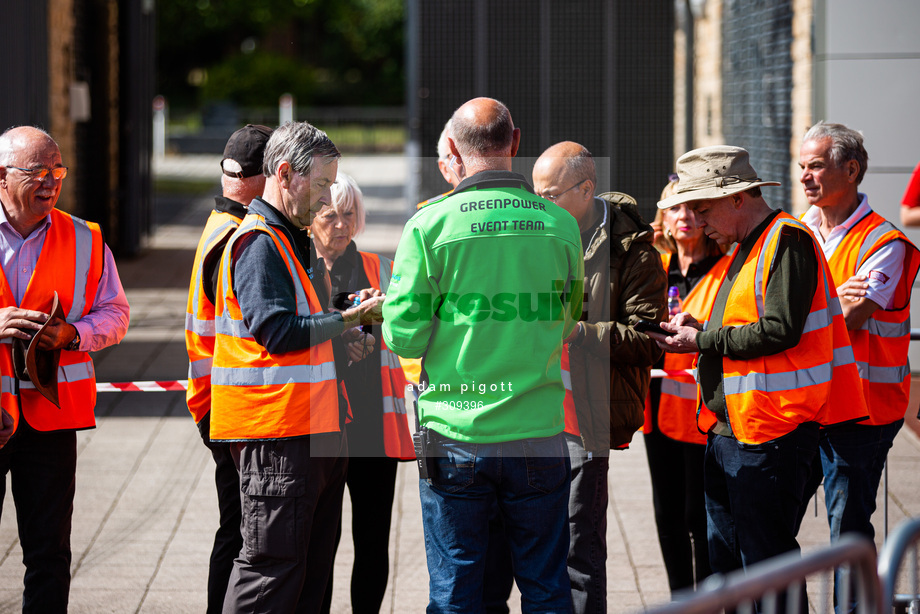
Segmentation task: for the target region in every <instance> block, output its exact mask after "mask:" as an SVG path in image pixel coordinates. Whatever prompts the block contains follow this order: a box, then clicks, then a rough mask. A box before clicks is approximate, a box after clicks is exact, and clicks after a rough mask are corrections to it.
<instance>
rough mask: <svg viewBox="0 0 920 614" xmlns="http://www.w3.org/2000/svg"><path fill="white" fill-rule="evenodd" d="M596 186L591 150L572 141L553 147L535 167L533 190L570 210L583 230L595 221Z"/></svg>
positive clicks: (541, 157) (545, 152)
mask: <svg viewBox="0 0 920 614" xmlns="http://www.w3.org/2000/svg"><path fill="white" fill-rule="evenodd" d="M596 185H597V175H596V173H595V169H594V158H593V157H592V156H591V152H590V151H588V150H587V149H586V148H585V147H583V146H582V145H579V144H578V143H573V142H572V141H563V142H561V143H556V144H555V145H553V146H551V147H550V148H549V149H547V150H546V151H544V152H543V153H542V154H541V155H540V157H539V158H537V162H536V163H535V164H534V167H533V188H534V191H535V192H536V193H537V194H539V195H540V196H542V197H543V198H546V199H547V200H549V201H551V202H554V203H556V204H557V205H559V206H560V207H562V208H563V209H565V210H566V211H568V212H569V213H571V214H572V216H573V217H574V218H575V219H576V220H577V221H578V227H579V228H580V229H581V230H585V229H586V228H588V227H589V226H590V225H591V224H592V223H593V221H594V206H593V202H594V188H595V186H596Z"/></svg>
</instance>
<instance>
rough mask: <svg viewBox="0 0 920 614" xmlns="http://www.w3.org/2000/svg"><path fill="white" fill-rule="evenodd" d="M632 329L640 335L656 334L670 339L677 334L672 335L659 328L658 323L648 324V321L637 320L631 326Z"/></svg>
mask: <svg viewBox="0 0 920 614" xmlns="http://www.w3.org/2000/svg"><path fill="white" fill-rule="evenodd" d="M633 328H634V329H635V330H637V331H639V332H640V333H658V334H659V335H665V336H667V337H671V336H674V335H676V334H677V333H672V332H670V331H666V330H665V329H663V328H661V325H660V324H659V323H658V322H649V321H648V320H639V321H638V322H636V323H635V325H633Z"/></svg>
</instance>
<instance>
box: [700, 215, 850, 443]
mask: <svg viewBox="0 0 920 614" xmlns="http://www.w3.org/2000/svg"><path fill="white" fill-rule="evenodd" d="M786 226H794V227H796V228H801V229H803V230H805V231H806V232H807V233H808V234H809V236H811V237H812V241H813V243H814V249H815V256H816V258H817V259H818V262H819V264H820V267H819V269H818V286H817V289H816V291H815V295H814V297H812V299H811V309H810V310H809V314H808V318H807V320H806V322H805V327H804V329H803V331H802V336H801V338H800V340H799V343H798V344H797V345H796V346H795V347H793V348H790V349H788V350H786V351H784V352H780V353H778V354H773V355H770V356H760V357H757V358H750V359H733V358H730V357H728V356H723V357H722V373H723V375H722V378H723V379H722V382H723V391H724V393H725V403H726V407H727V410H728V411H727V419H728V423H729V426H730V427H731V430H732V433H733V434H734V436H735V438H736V439H737V440H738V441H740V442H742V443H747V444H755V445H756V444H762V443H765V442H767V441H771V440H773V439H777V438H778V437H782V436H783V435H787V434H789V433H791V432H792V431H793V430H795V428H796V427H798V426H799V425H800V424H803V423H805V422H817V423H819V424H821V425H825V426H828V425H832V424H837V423H841V422H848V421H855V420H861V419H864V418H865V417H866V416H867V415H868V411H867V410H866V405H865V400H864V398H863V395H862V386H861V384H860V381H859V373H858V372H857V370H856V362H855V360H854V358H853V348H852V347H851V346H850V340H849V335H848V334H847V330H846V322H844V319H843V312H842V311H841V309H840V301H839V300H838V299H837V291H836V287H835V286H834V285H833V278H832V277H831V273H830V270H829V268H828V266H827V261H826V260H825V259H824V254H823V253H822V252H821V250H820V248H819V247H818V244H817V242H815V241H814V238H813V235H812V234H811V232H810V231H809V230H808V229H807V227H806V226H805V225H804V224H803V223H802V222H800V221H798V220H796V219H795V218H793V217H792V216H790V215H788V214H786V213H782V212H781V213H780V214H779V215H777V216H776V218H775V219H774V220H773V222H772V223H771V224H770V226H769V227H768V228H767V229H766V230H765V231H764V232H763V234H761V236H760V237H759V238H758V240H757V243H756V244H755V246H754V248H753V249H752V250H751V252H750V254H749V255H748V257H747V259H746V260H745V262H744V264H743V266H742V267H741V270H740V271H739V273H738V276H737V277H736V279H735V283H734V284H733V285H732V288H731V291H730V294H729V296H728V301H727V303H726V306H725V313H724V315H723V318H722V322H721V325H722V326H744V325H745V324H751V323H753V322H756V321H757V320H759V319H760V318H761V317H763V315H764V306H763V301H764V295H765V293H766V289H767V284H768V282H769V279H770V273H771V271H772V270H773V259H774V257H775V255H776V247H777V244H778V243H779V238H780V235H781V231H782V229H783V228H784V227H786ZM738 252H739V250H735V253H734V254H733V255H732V257H731V261H734V259H735V258H737V257H738ZM730 266H731V264H730V263H729V267H730ZM723 281H724V280H723ZM711 313H712V308H711V307H710V308H709V310H708V311H707V314H706V316H707V318H706V319H707V320H708V319H709V315H710V314H711ZM710 324H711V322H710ZM715 422H716V416H715V414H714V413H712V412H711V411H710V410H709V409H708V408H707V407H705V406H704V405H702V404H701V405H700V407H699V409H698V414H697V423H698V426H699V428H700V430H702V431H704V432H708V431H709V430H710V429H711V428H712V427H713V426H714V425H715Z"/></svg>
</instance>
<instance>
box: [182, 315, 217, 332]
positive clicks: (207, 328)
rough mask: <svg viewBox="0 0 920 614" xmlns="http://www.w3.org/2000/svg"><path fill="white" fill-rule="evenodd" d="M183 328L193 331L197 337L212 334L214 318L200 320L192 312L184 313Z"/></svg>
mask: <svg viewBox="0 0 920 614" xmlns="http://www.w3.org/2000/svg"><path fill="white" fill-rule="evenodd" d="M185 330H187V331H189V332H190V333H195V334H196V335H198V336H199V337H213V336H214V320H202V319H200V318H198V317H196V316H195V314H194V313H187V314H185Z"/></svg>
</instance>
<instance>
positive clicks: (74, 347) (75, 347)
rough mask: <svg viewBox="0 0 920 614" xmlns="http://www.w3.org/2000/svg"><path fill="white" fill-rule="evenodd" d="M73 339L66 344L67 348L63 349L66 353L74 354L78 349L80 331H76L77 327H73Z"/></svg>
mask: <svg viewBox="0 0 920 614" xmlns="http://www.w3.org/2000/svg"><path fill="white" fill-rule="evenodd" d="M73 330H74V333H73V339H71V340H70V343H69V344H67V347H66V348H64V349H65V350H67V351H68V352H76V351H77V350H79V349H80V331H78V330H77V327H76V326H74V327H73Z"/></svg>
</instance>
